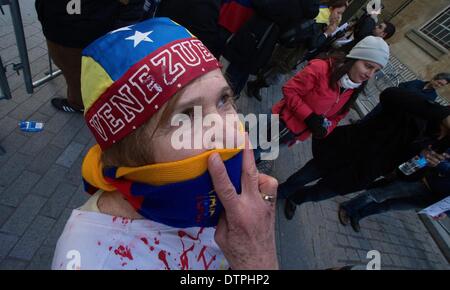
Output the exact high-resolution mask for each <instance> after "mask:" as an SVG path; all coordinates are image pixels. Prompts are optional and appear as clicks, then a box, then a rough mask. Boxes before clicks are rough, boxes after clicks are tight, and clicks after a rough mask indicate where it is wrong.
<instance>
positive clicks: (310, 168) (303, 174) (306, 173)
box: [278, 159, 322, 203]
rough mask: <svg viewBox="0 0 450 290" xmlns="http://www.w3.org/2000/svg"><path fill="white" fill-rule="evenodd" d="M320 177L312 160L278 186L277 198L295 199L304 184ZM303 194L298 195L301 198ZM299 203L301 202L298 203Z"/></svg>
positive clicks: (319, 172) (315, 163) (320, 173)
mask: <svg viewBox="0 0 450 290" xmlns="http://www.w3.org/2000/svg"><path fill="white" fill-rule="evenodd" d="M321 177H322V172H321V171H320V169H319V168H318V166H317V162H316V161H315V160H314V159H311V160H310V161H308V162H307V163H306V164H305V165H304V166H303V167H302V168H301V169H299V170H298V171H297V172H295V173H294V174H292V175H291V176H289V178H288V179H287V180H286V181H285V182H283V183H281V184H280V185H279V186H278V198H279V199H283V198H287V197H289V198H291V197H292V198H295V196H296V195H297V192H298V191H299V190H300V189H301V188H302V187H304V186H305V185H306V184H308V183H310V182H313V181H315V180H317V179H319V178H321ZM302 195H303V194H301V195H299V196H302ZM300 203H301V202H300Z"/></svg>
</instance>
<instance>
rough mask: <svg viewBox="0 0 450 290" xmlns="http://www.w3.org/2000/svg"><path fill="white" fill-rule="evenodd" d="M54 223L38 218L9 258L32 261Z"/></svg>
mask: <svg viewBox="0 0 450 290" xmlns="http://www.w3.org/2000/svg"><path fill="white" fill-rule="evenodd" d="M54 223H55V220H54V219H52V218H48V217H43V216H37V217H36V219H35V220H34V222H33V223H32V224H31V226H30V229H29V230H27V232H26V233H25V234H24V235H23V237H22V238H21V239H20V240H19V242H18V243H17V244H16V246H15V247H14V249H12V251H11V252H10V253H9V256H10V257H13V258H17V259H21V260H27V261H29V260H31V259H32V258H33V256H34V254H35V253H36V251H37V250H38V249H39V247H40V246H41V244H42V243H43V242H44V240H45V238H46V236H47V234H48V232H49V231H50V229H51V228H52V226H53V224H54Z"/></svg>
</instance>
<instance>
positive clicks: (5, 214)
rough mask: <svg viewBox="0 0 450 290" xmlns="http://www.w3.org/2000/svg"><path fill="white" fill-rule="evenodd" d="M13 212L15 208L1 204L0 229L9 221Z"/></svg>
mask: <svg viewBox="0 0 450 290" xmlns="http://www.w3.org/2000/svg"><path fill="white" fill-rule="evenodd" d="M13 212H14V208H13V207H11V206H6V205H1V204H0V228H1V226H2V225H3V224H4V223H5V222H6V221H7V220H8V218H9V217H10V216H11V215H12V213H13Z"/></svg>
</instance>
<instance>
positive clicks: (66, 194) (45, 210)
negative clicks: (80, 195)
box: [41, 183, 77, 219]
mask: <svg viewBox="0 0 450 290" xmlns="http://www.w3.org/2000/svg"><path fill="white" fill-rule="evenodd" d="M76 190H77V187H75V186H73V185H70V184H66V183H61V184H60V185H59V186H58V187H57V188H56V190H55V192H54V193H53V195H52V196H51V197H50V198H49V199H48V201H47V203H46V204H45V205H44V206H43V207H42V209H41V215H43V216H47V217H51V218H54V219H57V218H58V217H59V216H60V215H61V213H62V211H63V210H64V208H65V207H66V205H67V203H68V202H69V200H70V199H71V198H72V196H73V194H74V192H75V191H76Z"/></svg>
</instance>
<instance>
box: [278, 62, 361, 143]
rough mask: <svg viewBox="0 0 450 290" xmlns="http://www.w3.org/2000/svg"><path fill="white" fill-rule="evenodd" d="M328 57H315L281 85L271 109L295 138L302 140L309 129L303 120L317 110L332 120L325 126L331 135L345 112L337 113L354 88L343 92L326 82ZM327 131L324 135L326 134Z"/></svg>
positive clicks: (328, 65)
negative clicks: (278, 99) (327, 126)
mask: <svg viewBox="0 0 450 290" xmlns="http://www.w3.org/2000/svg"><path fill="white" fill-rule="evenodd" d="M331 64H332V60H331V59H326V60H321V59H314V60H312V61H310V62H309V63H308V65H307V66H306V67H305V68H304V69H303V70H302V71H300V72H299V73H298V74H296V75H295V76H294V77H293V78H292V79H290V80H289V81H287V82H286V84H285V85H284V86H283V96H284V97H283V98H282V99H281V101H279V102H278V103H276V104H275V105H274V106H273V108H272V113H273V114H279V115H280V119H281V120H283V122H284V123H285V124H286V126H287V128H288V129H289V130H290V131H291V132H292V133H294V134H297V135H298V136H297V140H300V141H304V140H306V139H308V138H309V136H310V135H311V132H310V131H309V129H308V127H307V126H306V124H305V122H304V120H305V119H306V118H307V117H308V116H309V115H311V114H312V113H316V114H317V115H323V116H325V117H326V118H327V119H328V120H330V121H331V123H332V124H331V126H330V127H329V128H328V134H330V133H331V132H332V131H333V130H334V128H336V126H337V125H338V123H339V121H341V120H342V119H343V118H344V117H345V116H346V115H347V113H348V110H347V111H345V112H343V113H339V111H340V110H341V108H342V107H343V106H344V105H345V104H346V103H347V101H348V100H349V99H350V97H351V95H352V93H353V91H354V90H346V91H344V92H343V93H342V94H340V92H339V85H337V89H333V88H331V87H330V85H329V79H330V74H331ZM328 134H327V135H328Z"/></svg>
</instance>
